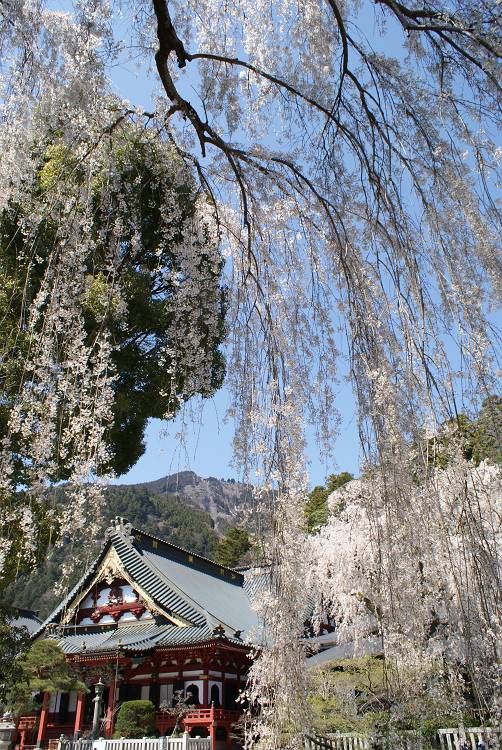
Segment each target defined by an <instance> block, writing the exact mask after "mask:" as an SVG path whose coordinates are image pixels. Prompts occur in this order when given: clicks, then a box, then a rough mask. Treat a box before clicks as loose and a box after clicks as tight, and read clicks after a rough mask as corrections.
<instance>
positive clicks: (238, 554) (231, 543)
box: [214, 527, 251, 568]
mask: <svg viewBox="0 0 502 750" xmlns="http://www.w3.org/2000/svg"><path fill="white" fill-rule="evenodd" d="M250 548H251V542H250V541H249V536H248V533H247V531H246V530H245V529H239V528H236V527H231V528H230V529H228V530H227V532H226V534H225V536H224V537H223V539H220V540H219V541H218V543H217V545H216V550H215V555H214V559H215V561H216V562H218V563H220V564H221V565H226V566H227V567H228V568H235V566H236V565H238V564H239V562H240V561H241V559H242V557H243V556H244V555H245V554H246V552H247V551H248V550H249V549H250Z"/></svg>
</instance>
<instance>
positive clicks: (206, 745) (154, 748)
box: [58, 732, 211, 750]
mask: <svg viewBox="0 0 502 750" xmlns="http://www.w3.org/2000/svg"><path fill="white" fill-rule="evenodd" d="M58 750H211V738H210V737H207V738H201V737H190V735H189V734H188V732H184V733H183V735H182V736H181V737H159V738H158V739H151V738H149V737H143V738H142V739H141V740H128V739H124V738H121V739H119V740H106V739H104V738H103V737H100V738H99V740H66V739H61V740H59V742H58Z"/></svg>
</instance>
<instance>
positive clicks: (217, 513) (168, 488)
mask: <svg viewBox="0 0 502 750" xmlns="http://www.w3.org/2000/svg"><path fill="white" fill-rule="evenodd" d="M118 486H119V487H124V488H125V487H135V488H138V489H140V488H141V489H144V490H146V491H147V492H148V493H149V494H150V495H165V496H170V497H173V498H179V499H181V500H182V501H183V502H184V503H188V504H189V505H192V506H193V507H194V508H199V509H200V510H202V511H204V512H205V513H208V514H209V515H210V516H211V518H212V520H213V522H214V527H215V530H216V532H217V533H222V532H224V531H225V529H227V528H228V527H229V526H235V524H236V523H238V522H239V520H240V519H241V517H242V513H243V510H244V508H245V506H246V505H247V504H248V503H249V502H250V500H251V487H250V486H249V485H245V484H241V483H240V482H236V481H235V479H227V480H225V479H216V478H215V477H207V479H203V478H202V477H199V476H197V474H194V472H193V471H180V472H179V473H178V474H170V475H169V476H167V477H162V478H161V479H155V480H154V481H153V482H143V483H141V484H133V485H118Z"/></svg>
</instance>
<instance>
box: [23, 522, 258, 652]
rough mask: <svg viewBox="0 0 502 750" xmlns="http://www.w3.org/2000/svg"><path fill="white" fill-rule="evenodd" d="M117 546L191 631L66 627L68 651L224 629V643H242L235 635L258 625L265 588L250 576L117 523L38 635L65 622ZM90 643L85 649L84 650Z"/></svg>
mask: <svg viewBox="0 0 502 750" xmlns="http://www.w3.org/2000/svg"><path fill="white" fill-rule="evenodd" d="M110 547H113V548H114V550H115V552H116V553H117V555H118V557H119V559H120V561H121V563H122V565H123V566H124V569H125V571H126V572H127V574H128V575H129V576H130V578H131V580H132V581H134V582H136V583H137V585H138V587H140V588H141V589H142V590H143V591H144V592H145V593H146V594H147V595H148V597H149V598H150V599H151V600H152V601H153V602H154V603H155V604H156V605H157V606H158V607H159V610H160V612H163V613H164V614H165V615H166V616H167V617H169V616H172V617H175V616H178V617H181V618H183V619H184V620H185V621H186V622H187V623H188V626H187V627H177V626H176V625H173V624H172V623H171V622H170V621H169V620H168V619H167V618H166V617H162V616H159V617H157V619H156V622H155V623H152V622H147V621H142V622H138V623H134V624H127V625H126V624H123V625H121V624H119V625H118V626H111V627H110V626H107V627H101V628H99V627H98V626H92V625H89V626H85V627H82V626H78V627H77V626H75V625H74V624H72V625H70V624H68V625H67V626H66V627H64V629H63V633H62V641H61V645H62V647H63V648H64V650H65V651H66V652H67V653H78V652H82V651H83V650H86V651H89V650H93V651H94V650H109V649H116V648H117V647H118V646H119V645H120V646H121V647H122V648H124V649H128V650H147V649H149V648H152V647H153V646H155V645H176V644H181V643H191V642H200V641H201V640H202V641H204V640H205V641H207V640H212V639H214V638H215V635H214V634H213V630H214V628H215V627H218V626H220V627H222V628H223V630H224V633H225V636H224V637H225V639H226V640H229V641H234V642H236V643H242V641H240V640H238V639H235V638H234V637H233V635H234V633H235V632H236V631H240V632H242V633H250V632H251V631H252V630H253V629H255V627H256V626H257V625H258V618H257V616H256V613H255V612H254V610H253V608H252V606H251V601H250V594H251V590H250V589H254V592H253V594H256V593H257V588H260V586H262V585H263V582H262V581H260V585H259V586H258V579H256V580H253V585H251V586H249V585H248V584H247V583H246V579H247V576H246V577H245V576H243V575H242V574H241V573H240V572H238V571H235V570H232V569H231V568H226V567H224V566H220V565H218V564H217V563H214V562H212V561H210V560H207V559H206V558H203V557H201V556H199V555H195V554H193V553H190V552H189V551H187V550H184V549H182V548H180V547H176V546H175V545H172V544H169V543H168V542H165V541H164V540H162V539H160V538H158V537H154V536H151V535H150V534H145V533H144V532H142V531H140V530H138V529H133V528H131V527H130V526H127V525H126V524H125V523H124V522H123V521H122V522H121V523H118V522H117V523H116V524H115V525H114V526H112V527H111V528H110V529H109V530H108V532H107V540H106V542H105V544H104V545H103V548H102V550H101V552H100V554H99V555H98V557H97V558H96V560H94V562H93V563H92V564H91V566H90V568H89V569H88V570H87V572H86V574H85V575H84V576H83V577H82V578H81V580H80V581H79V582H78V584H77V585H76V586H75V587H74V589H73V590H72V591H71V592H70V593H69V594H68V596H67V597H66V598H65V599H64V600H63V601H62V602H61V604H60V605H59V606H58V607H57V608H56V609H55V610H54V612H53V613H52V614H51V615H50V617H48V618H47V620H45V622H44V623H43V624H42V626H41V627H40V629H39V630H38V631H37V633H36V634H35V635H36V636H39V635H41V634H42V633H43V632H44V631H45V629H46V627H47V625H49V624H50V623H58V622H60V620H61V618H62V616H63V613H64V611H65V609H66V608H67V607H69V606H71V604H72V602H73V601H74V600H75V598H76V597H77V596H78V595H80V594H84V593H86V591H87V590H88V588H89V586H90V585H91V582H92V579H93V577H94V576H95V574H96V571H97V570H98V569H99V566H100V564H101V562H102V561H103V559H104V557H105V555H106V554H107V552H108V551H109V549H110ZM83 641H85V648H84V647H83V645H82V644H83Z"/></svg>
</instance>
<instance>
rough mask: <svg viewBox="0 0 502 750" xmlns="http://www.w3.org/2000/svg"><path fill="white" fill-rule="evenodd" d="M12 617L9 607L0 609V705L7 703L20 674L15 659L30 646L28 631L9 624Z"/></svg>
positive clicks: (12, 613)
mask: <svg viewBox="0 0 502 750" xmlns="http://www.w3.org/2000/svg"><path fill="white" fill-rule="evenodd" d="M14 616H15V614H14V612H13V611H12V610H11V609H10V608H9V607H4V606H2V607H0V703H7V701H8V700H9V699H10V695H11V693H12V689H13V686H14V685H15V684H16V683H17V682H18V681H19V677H20V674H21V672H20V668H19V665H18V661H16V658H15V657H16V656H17V657H18V659H19V658H21V657H22V656H23V655H24V654H25V653H26V651H27V650H28V648H29V644H30V636H29V633H28V630H27V629H26V628H15V627H12V625H11V624H10V620H11V619H12V617H14Z"/></svg>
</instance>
